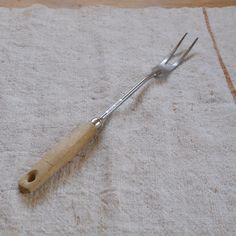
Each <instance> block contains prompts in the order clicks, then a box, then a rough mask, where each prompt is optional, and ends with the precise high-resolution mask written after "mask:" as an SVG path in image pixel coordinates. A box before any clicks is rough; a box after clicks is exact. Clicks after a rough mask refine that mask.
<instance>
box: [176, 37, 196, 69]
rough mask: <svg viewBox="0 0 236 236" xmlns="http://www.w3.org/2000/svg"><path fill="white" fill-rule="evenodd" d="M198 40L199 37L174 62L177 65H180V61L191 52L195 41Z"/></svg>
mask: <svg viewBox="0 0 236 236" xmlns="http://www.w3.org/2000/svg"><path fill="white" fill-rule="evenodd" d="M197 41H198V38H196V39H195V40H194V41H193V43H192V44H191V45H190V46H189V48H188V49H187V50H186V51H185V52H184V54H183V55H182V56H181V57H180V58H179V59H178V60H177V61H176V62H175V63H174V64H173V65H174V66H175V67H176V66H178V65H179V64H180V63H182V62H183V61H184V59H185V57H186V56H187V55H188V54H189V52H190V51H191V49H192V48H193V46H194V45H195V43H196V42H197Z"/></svg>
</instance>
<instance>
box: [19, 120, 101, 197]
mask: <svg viewBox="0 0 236 236" xmlns="http://www.w3.org/2000/svg"><path fill="white" fill-rule="evenodd" d="M96 131H97V128H96V127H95V125H94V124H93V123H92V122H88V123H85V124H83V125H81V126H80V127H78V128H76V129H74V130H73V131H72V133H71V134H70V135H69V136H68V137H66V138H65V139H64V140H62V141H61V142H59V143H58V144H57V145H56V146H55V147H54V148H53V149H51V150H49V151H48V152H46V153H45V154H44V156H43V157H42V159H41V160H39V161H38V162H37V163H36V164H35V165H34V166H33V167H32V168H31V170H30V171H29V172H28V173H27V174H25V175H23V176H22V177H21V178H20V180H19V189H20V191H21V192H23V193H29V192H33V191H34V190H36V189H37V188H38V187H40V186H41V185H42V184H43V183H44V182H45V181H46V180H47V179H48V178H49V177H51V176H52V175H53V174H54V173H55V172H57V171H58V170H59V169H60V168H61V167H63V166H64V165H65V164H66V163H67V162H68V161H70V160H72V159H73V157H75V156H76V155H77V154H78V153H79V152H80V151H81V149H82V148H83V147H84V146H85V145H87V144H88V143H89V141H91V140H92V139H93V138H94V136H95V135H96Z"/></svg>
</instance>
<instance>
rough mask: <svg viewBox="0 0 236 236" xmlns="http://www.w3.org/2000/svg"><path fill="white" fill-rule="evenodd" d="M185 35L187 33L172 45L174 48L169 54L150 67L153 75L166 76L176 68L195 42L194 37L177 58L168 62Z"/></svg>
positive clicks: (156, 76)
mask: <svg viewBox="0 0 236 236" xmlns="http://www.w3.org/2000/svg"><path fill="white" fill-rule="evenodd" d="M186 36H187V33H185V34H184V36H183V37H182V38H181V39H180V41H179V42H178V43H177V45H176V46H175V47H174V49H173V50H172V51H171V52H170V54H169V55H168V56H166V57H165V58H164V59H163V60H162V61H161V63H160V64H159V65H157V66H155V67H154V68H153V69H152V74H153V77H155V78H158V77H160V76H161V77H162V76H166V75H167V74H169V73H170V72H171V71H173V70H174V69H176V68H177V67H178V66H179V65H180V64H181V63H182V62H183V61H184V60H185V59H186V57H187V55H188V54H189V52H190V51H191V49H192V48H193V46H194V44H195V43H196V42H197V40H198V38H196V39H195V40H194V41H193V43H192V44H191V45H190V46H189V48H188V49H186V50H185V51H184V52H183V53H182V55H181V56H179V57H178V59H177V60H176V61H175V62H173V63H170V62H169V61H170V60H171V58H173V56H174V55H175V53H176V51H177V49H178V48H179V46H180V44H181V43H182V42H183V40H184V38H185V37H186Z"/></svg>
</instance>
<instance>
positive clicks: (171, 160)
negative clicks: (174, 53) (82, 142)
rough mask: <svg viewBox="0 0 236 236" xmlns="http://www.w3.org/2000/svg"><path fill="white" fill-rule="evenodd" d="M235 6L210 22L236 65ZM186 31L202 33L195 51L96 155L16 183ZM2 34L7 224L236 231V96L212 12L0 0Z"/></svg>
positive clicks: (23, 229)
mask: <svg viewBox="0 0 236 236" xmlns="http://www.w3.org/2000/svg"><path fill="white" fill-rule="evenodd" d="M228 11H229V12H231V17H234V18H236V16H235V8H233V9H232V10H231V9H221V10H216V12H220V13H221V14H217V13H216V14H214V9H212V10H211V11H210V21H211V22H212V23H214V22H215V23H214V25H213V28H214V30H216V31H218V32H215V33H216V35H217V37H218V35H220V41H221V42H220V43H221V46H222V47H224V50H223V51H224V52H223V51H222V52H223V53H224V54H225V55H226V56H228V57H229V58H230V60H229V61H230V63H231V62H232V63H234V65H235V55H233V53H232V50H231V49H232V48H233V47H235V36H236V30H235V27H234V29H232V27H225V28H224V27H223V24H224V22H223V20H224V17H223V16H222V15H224V12H226V14H225V15H227V14H228ZM231 19H232V18H231ZM232 22H233V20H232ZM234 22H235V20H234ZM221 24H222V27H220V25H221ZM223 30H225V31H226V33H225V34H222V31H223ZM187 31H189V32H190V33H191V34H190V36H189V37H188V38H187V39H186V42H185V46H186V45H189V43H190V42H191V41H192V40H193V39H194V37H195V36H200V40H199V42H198V44H197V45H196V47H195V48H194V50H193V51H194V53H193V55H194V56H193V57H192V58H191V60H189V61H187V62H186V63H184V64H183V65H182V66H181V67H179V68H178V69H177V70H176V71H174V73H173V74H172V75H171V76H170V77H169V78H168V79H167V80H166V81H163V82H162V83H160V82H158V81H152V82H150V83H149V84H148V85H147V86H145V87H144V88H143V89H142V91H140V92H139V93H138V94H137V95H136V96H134V97H132V98H131V99H130V100H129V101H128V102H127V103H126V104H125V105H123V106H122V107H121V108H120V109H119V111H117V112H116V113H115V114H114V115H113V116H112V119H110V120H109V121H108V123H107V125H106V127H105V128H104V130H103V131H102V133H101V134H100V136H99V138H98V139H97V140H96V141H95V142H94V144H93V145H92V146H90V147H89V148H88V150H87V151H86V155H85V156H84V155H81V156H78V157H76V158H75V159H74V160H73V161H72V162H71V163H69V164H68V165H67V166H66V167H65V168H63V169H62V171H60V172H59V173H58V174H56V175H55V176H54V177H53V178H51V179H50V181H49V182H48V183H47V184H45V185H44V186H43V187H42V188H41V189H40V190H39V191H37V192H35V193H34V194H32V195H22V194H20V193H19V192H18V188H17V181H18V179H19V177H20V176H21V175H22V174H24V173H25V172H26V171H27V170H28V169H29V168H30V167H31V166H32V164H34V163H35V162H36V161H37V160H39V158H40V157H41V156H42V154H43V153H44V152H45V151H46V150H47V149H48V148H50V147H52V146H53V145H54V144H55V142H57V141H58V140H59V139H61V138H62V137H63V136H64V135H65V134H67V133H68V132H70V130H71V129H73V128H74V127H75V126H76V125H78V124H79V123H80V122H82V121H87V120H89V119H91V118H93V117H94V116H97V115H99V114H100V113H101V112H103V111H104V110H105V109H106V108H107V106H109V105H110V104H111V103H112V102H113V101H115V100H116V99H118V98H119V97H120V95H121V94H122V93H123V92H125V91H126V90H128V89H129V88H130V86H132V85H133V84H134V83H135V82H137V81H138V80H139V79H140V78H142V77H143V76H144V75H145V74H146V73H148V72H149V71H150V70H151V68H152V67H153V66H155V65H156V64H157V63H158V62H159V61H160V60H161V59H162V58H163V56H165V55H166V54H167V53H168V52H169V51H170V49H171V48H172V47H173V46H174V45H175V44H176V42H177V40H178V39H179V38H180V37H181V36H182V35H183V33H185V32H187ZM0 32H1V36H0V109H1V116H0V130H1V133H0V151H1V158H0V168H1V171H0V179H1V181H0V234H1V235H235V234H236V224H235V222H236V171H235V170H236V159H235V157H236V144H235V141H236V119H235V117H236V110H235V103H234V101H233V98H232V95H231V94H230V92H229V89H228V87H227V83H226V81H225V78H224V74H223V72H222V69H221V68H220V66H219V63H218V59H217V56H216V53H215V51H214V49H213V46H212V42H211V39H210V36H209V33H208V31H207V28H206V25H205V21H204V17H203V14H202V9H187V8H186V9H185V8H184V9H171V10H170V9H169V10H166V9H160V8H154V7H153V8H145V9H115V8H109V7H89V8H81V9H77V10H69V9H57V10H54V9H49V8H47V7H44V6H41V5H35V6H33V7H31V8H26V9H6V8H1V9H0ZM224 35H230V37H228V38H224ZM226 44H227V45H226ZM230 65H231V64H230ZM232 65H233V64H232Z"/></svg>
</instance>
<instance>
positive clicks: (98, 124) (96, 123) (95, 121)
mask: <svg viewBox="0 0 236 236" xmlns="http://www.w3.org/2000/svg"><path fill="white" fill-rule="evenodd" d="M91 122H92V123H93V124H94V126H95V127H96V128H97V129H100V128H101V127H102V125H103V121H102V119H100V118H97V117H95V118H93V119H92V120H91Z"/></svg>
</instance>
